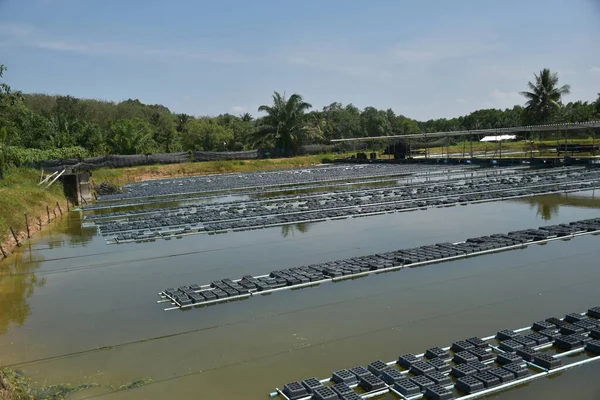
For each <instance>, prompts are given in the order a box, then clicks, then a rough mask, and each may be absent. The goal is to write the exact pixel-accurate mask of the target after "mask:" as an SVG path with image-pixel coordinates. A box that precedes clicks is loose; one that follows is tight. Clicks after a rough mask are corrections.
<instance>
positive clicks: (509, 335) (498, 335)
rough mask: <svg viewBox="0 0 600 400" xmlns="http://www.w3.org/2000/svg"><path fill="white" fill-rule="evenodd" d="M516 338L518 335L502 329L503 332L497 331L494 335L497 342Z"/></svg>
mask: <svg viewBox="0 0 600 400" xmlns="http://www.w3.org/2000/svg"><path fill="white" fill-rule="evenodd" d="M517 336H519V334H518V333H516V332H514V331H511V330H509V329H503V330H501V331H499V332H498V333H496V339H498V340H510V339H513V338H515V337H517Z"/></svg>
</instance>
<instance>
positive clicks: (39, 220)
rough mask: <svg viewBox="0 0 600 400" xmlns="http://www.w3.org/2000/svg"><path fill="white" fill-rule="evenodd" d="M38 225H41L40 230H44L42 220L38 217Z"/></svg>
mask: <svg viewBox="0 0 600 400" xmlns="http://www.w3.org/2000/svg"><path fill="white" fill-rule="evenodd" d="M38 224H39V225H40V230H42V227H43V224H42V219H41V218H40V217H38Z"/></svg>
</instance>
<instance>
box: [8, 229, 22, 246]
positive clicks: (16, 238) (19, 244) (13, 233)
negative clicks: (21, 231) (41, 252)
mask: <svg viewBox="0 0 600 400" xmlns="http://www.w3.org/2000/svg"><path fill="white" fill-rule="evenodd" d="M10 231H11V232H12V235H13V237H14V238H15V242H17V246H19V247H21V243H19V238H18V237H17V234H16V233H15V230H14V229H13V228H12V226H11V227H10Z"/></svg>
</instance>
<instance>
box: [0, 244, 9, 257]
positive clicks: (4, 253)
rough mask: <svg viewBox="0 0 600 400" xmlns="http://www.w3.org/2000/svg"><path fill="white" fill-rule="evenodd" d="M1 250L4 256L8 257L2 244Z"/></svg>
mask: <svg viewBox="0 0 600 400" xmlns="http://www.w3.org/2000/svg"><path fill="white" fill-rule="evenodd" d="M0 251H1V252H2V255H3V256H4V258H8V254H6V252H5V251H4V249H3V248H2V246H0Z"/></svg>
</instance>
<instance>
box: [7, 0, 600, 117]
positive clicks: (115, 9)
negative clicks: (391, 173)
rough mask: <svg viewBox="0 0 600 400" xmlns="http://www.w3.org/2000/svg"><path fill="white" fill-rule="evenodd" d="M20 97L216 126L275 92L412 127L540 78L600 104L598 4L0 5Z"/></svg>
mask: <svg viewBox="0 0 600 400" xmlns="http://www.w3.org/2000/svg"><path fill="white" fill-rule="evenodd" d="M0 63H3V64H5V65H6V66H7V67H8V71H7V73H6V75H5V78H6V81H7V82H8V83H9V84H10V85H12V86H13V88H15V89H20V90H22V91H24V92H42V93H50V94H70V95H74V96H78V97H86V98H98V99H107V100H112V101H121V100H125V99H128V98H138V99H140V100H141V101H143V102H146V103H153V104H154V103H161V104H164V105H166V106H167V107H169V108H170V109H171V110H172V111H174V112H185V113H188V114H193V115H217V114H220V113H225V112H230V113H234V114H240V113H242V112H245V111H248V112H250V113H252V114H254V115H256V114H257V112H256V109H257V107H258V106H259V105H261V104H265V103H268V102H269V101H270V96H271V94H272V92H273V91H274V90H277V91H281V92H284V91H285V92H287V93H293V92H297V93H300V94H302V95H303V96H304V97H305V99H306V100H307V101H308V102H310V103H311V104H313V106H314V107H315V108H319V109H320V108H321V107H323V106H324V105H327V104H330V103H331V102H334V101H339V102H342V103H344V104H347V103H353V104H354V105H356V106H357V107H359V108H364V107H366V106H374V107H378V108H384V109H387V108H392V109H393V110H394V111H396V112H397V113H399V114H403V115H406V116H409V117H413V118H417V119H429V118H437V117H453V116H459V115H463V114H467V113H469V112H471V111H474V110H476V109H480V108H489V107H496V108H504V107H510V106H512V105H514V104H517V103H518V104H522V103H523V99H522V98H521V97H520V96H519V95H518V92H519V91H521V90H524V89H525V88H526V82H527V81H528V80H531V79H532V78H533V73H534V72H537V71H539V70H540V69H542V68H545V67H547V68H550V69H552V70H554V71H557V72H558V73H559V75H560V78H561V83H569V84H570V85H571V90H572V94H571V95H570V96H569V97H567V98H566V100H567V101H568V100H579V99H581V100H588V101H593V100H595V99H596V97H597V93H598V92H600V0H469V1H466V0H452V1H450V0H371V1H354V0H303V1H294V2H292V1H285V0H253V1H250V0H212V1H202V0H197V1H192V0H172V1H169V2H167V1H158V0H101V1H100V0H0Z"/></svg>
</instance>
